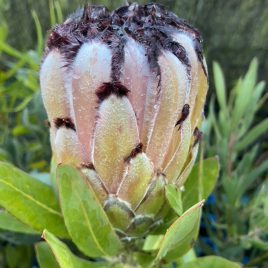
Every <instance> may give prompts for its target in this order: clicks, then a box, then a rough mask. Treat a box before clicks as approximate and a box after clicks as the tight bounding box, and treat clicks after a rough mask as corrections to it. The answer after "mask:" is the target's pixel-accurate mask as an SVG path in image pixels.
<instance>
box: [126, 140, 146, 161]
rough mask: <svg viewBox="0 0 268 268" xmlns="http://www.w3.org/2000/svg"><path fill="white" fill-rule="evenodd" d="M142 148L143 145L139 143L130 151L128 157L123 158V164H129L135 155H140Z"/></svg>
mask: <svg viewBox="0 0 268 268" xmlns="http://www.w3.org/2000/svg"><path fill="white" fill-rule="evenodd" d="M142 147H143V144H142V143H139V144H138V145H137V146H136V147H135V148H134V149H133V150H132V151H131V153H130V154H129V156H127V157H126V158H125V162H129V161H130V160H131V159H132V158H134V157H135V156H136V155H137V154H139V153H141V152H142Z"/></svg>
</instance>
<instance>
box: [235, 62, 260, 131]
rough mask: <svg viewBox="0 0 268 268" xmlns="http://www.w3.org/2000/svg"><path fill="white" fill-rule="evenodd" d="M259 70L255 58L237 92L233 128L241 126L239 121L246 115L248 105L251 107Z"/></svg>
mask: <svg viewBox="0 0 268 268" xmlns="http://www.w3.org/2000/svg"><path fill="white" fill-rule="evenodd" d="M257 69H258V61H257V59H256V58H254V59H253V60H252V62H251V63H250V66H249V70H248V72H247V74H246V76H245V78H244V79H243V80H242V84H241V86H240V87H239V91H238V92H237V96H236V99H235V106H234V111H233V117H232V126H233V127H237V126H238V125H239V121H240V120H241V118H242V117H243V116H244V115H245V114H244V113H245V111H246V109H247V107H248V105H250V101H251V99H252V97H253V90H254V87H255V84H256V80H257Z"/></svg>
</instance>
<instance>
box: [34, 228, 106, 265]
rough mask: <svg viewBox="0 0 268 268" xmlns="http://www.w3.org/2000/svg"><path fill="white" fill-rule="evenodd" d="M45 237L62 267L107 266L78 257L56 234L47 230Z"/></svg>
mask: <svg viewBox="0 0 268 268" xmlns="http://www.w3.org/2000/svg"><path fill="white" fill-rule="evenodd" d="M43 238H44V239H45V240H46V242H47V243H48V245H49V247H50V248H51V250H52V252H53V254H54V256H55V258H56V261H57V263H58V264H59V267H60V268H94V267H107V266H105V265H104V264H103V263H101V262H100V263H97V262H96V263H94V262H89V261H86V260H84V259H81V258H78V257H76V256H75V255H74V254H73V253H72V252H71V251H70V250H69V249H68V247H67V246H66V245H65V244H64V243H63V242H61V241H60V240H59V239H58V238H56V236H54V235H53V234H51V233H49V232H48V231H46V230H45V231H44V233H43ZM39 259H40V258H39ZM47 268H48V267H47ZM49 268H50V267H49Z"/></svg>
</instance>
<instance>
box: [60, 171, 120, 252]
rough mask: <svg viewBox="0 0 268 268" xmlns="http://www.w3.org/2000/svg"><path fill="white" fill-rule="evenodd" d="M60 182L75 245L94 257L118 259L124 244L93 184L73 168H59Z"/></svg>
mask: <svg viewBox="0 0 268 268" xmlns="http://www.w3.org/2000/svg"><path fill="white" fill-rule="evenodd" d="M57 180H58V184H59V194H60V200H61V207H62V212H63V215H64V220H65V224H66V227H67V229H68V231H69V234H70V236H71V238H72V240H73V242H74V243H75V244H76V245H77V247H78V248H79V249H80V250H81V251H82V252H83V253H85V254H86V255H88V256H90V257H99V256H109V255H116V254H117V253H118V251H119V250H120V248H121V242H120V240H119V238H118V236H117V235H116V233H115V231H114V230H113V228H112V225H111V223H110V222H109V219H108V217H107V215H106V213H105V212H104V210H103V208H102V206H101V204H100V202H99V200H98V199H97V197H96V195H95V193H94V191H93V190H92V188H91V186H90V184H89V183H87V181H86V179H85V178H84V177H83V176H82V174H81V173H80V172H79V171H78V170H77V169H75V168H73V167H71V166H59V167H58V169H57ZM70 204H72V205H70Z"/></svg>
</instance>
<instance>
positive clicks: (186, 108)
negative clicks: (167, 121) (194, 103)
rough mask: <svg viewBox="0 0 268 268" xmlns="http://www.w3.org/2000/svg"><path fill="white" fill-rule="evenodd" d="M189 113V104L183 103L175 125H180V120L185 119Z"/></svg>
mask: <svg viewBox="0 0 268 268" xmlns="http://www.w3.org/2000/svg"><path fill="white" fill-rule="evenodd" d="M189 113H190V105H189V104H184V105H183V108H182V111H181V117H180V119H179V120H178V121H177V123H176V125H175V127H176V126H178V125H181V124H182V122H183V121H185V120H186V118H187V117H188V115H189Z"/></svg>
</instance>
